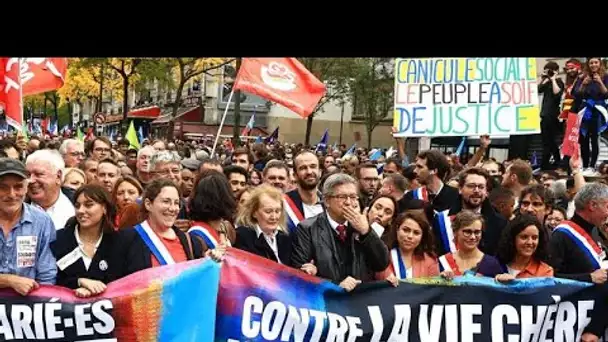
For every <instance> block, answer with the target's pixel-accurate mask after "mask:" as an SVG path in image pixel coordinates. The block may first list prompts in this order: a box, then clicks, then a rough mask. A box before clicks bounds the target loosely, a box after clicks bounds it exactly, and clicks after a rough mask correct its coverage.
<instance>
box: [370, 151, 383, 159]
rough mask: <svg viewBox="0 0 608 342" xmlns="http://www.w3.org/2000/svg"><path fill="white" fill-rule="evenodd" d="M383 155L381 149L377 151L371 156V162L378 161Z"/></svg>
mask: <svg viewBox="0 0 608 342" xmlns="http://www.w3.org/2000/svg"><path fill="white" fill-rule="evenodd" d="M382 155H383V153H382V150H381V149H377V150H376V151H375V152H374V153H372V155H371V156H369V160H378V159H380V157H382Z"/></svg>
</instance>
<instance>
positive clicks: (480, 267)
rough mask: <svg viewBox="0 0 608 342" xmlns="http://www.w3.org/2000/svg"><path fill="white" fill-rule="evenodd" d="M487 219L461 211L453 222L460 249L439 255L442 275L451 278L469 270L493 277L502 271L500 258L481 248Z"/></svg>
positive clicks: (456, 242)
mask: <svg viewBox="0 0 608 342" xmlns="http://www.w3.org/2000/svg"><path fill="white" fill-rule="evenodd" d="M484 226H485V221H484V218H483V216H481V215H479V214H476V213H474V212H472V211H469V210H465V211H461V212H459V213H458V214H457V215H456V218H455V219H454V222H452V229H453V230H454V243H455V244H456V248H457V249H458V250H457V251H456V252H454V253H447V254H445V255H442V256H440V257H439V266H440V269H441V276H442V277H444V278H446V279H448V280H451V279H452V278H453V277H454V276H460V275H463V274H465V273H467V272H472V273H473V274H475V275H479V276H485V277H492V278H494V277H495V276H496V275H497V274H500V273H502V267H501V266H500V263H499V262H498V260H497V259H496V258H495V257H493V256H491V255H489V254H485V253H484V252H482V251H481V250H480V249H479V242H480V241H481V235H482V234H483V231H484V228H485V227H484Z"/></svg>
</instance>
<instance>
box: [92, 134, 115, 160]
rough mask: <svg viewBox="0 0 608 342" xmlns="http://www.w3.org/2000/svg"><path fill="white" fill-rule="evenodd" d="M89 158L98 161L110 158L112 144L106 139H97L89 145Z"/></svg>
mask: <svg viewBox="0 0 608 342" xmlns="http://www.w3.org/2000/svg"><path fill="white" fill-rule="evenodd" d="M90 155H91V158H93V159H95V160H97V161H100V160H104V159H106V158H112V143H111V142H110V140H108V138H106V137H97V138H95V139H94V140H93V142H92V143H91V151H90Z"/></svg>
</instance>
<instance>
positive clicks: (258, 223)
mask: <svg viewBox="0 0 608 342" xmlns="http://www.w3.org/2000/svg"><path fill="white" fill-rule="evenodd" d="M283 203H284V202H283V193H282V192H281V191H280V190H278V189H277V188H275V187H273V186H271V185H268V184H262V185H260V186H258V187H256V188H255V189H254V190H253V191H252V192H251V197H250V198H249V199H248V200H247V201H246V202H245V204H244V205H243V207H242V208H241V210H240V211H239V215H238V217H237V222H238V223H239V224H240V225H239V227H237V229H236V240H235V242H234V247H236V248H239V249H242V250H244V251H247V252H250V253H253V254H257V255H259V256H261V257H264V258H266V259H270V260H273V261H275V262H278V263H280V264H283V265H287V266H291V244H292V241H291V237H290V236H289V234H288V233H287V232H286V230H285V228H284V227H285V224H286V216H285V209H284V208H283ZM301 269H302V270H303V271H304V272H306V273H308V274H311V275H315V274H316V267H315V266H314V265H312V264H305V265H302V267H301Z"/></svg>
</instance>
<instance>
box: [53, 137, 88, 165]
mask: <svg viewBox="0 0 608 342" xmlns="http://www.w3.org/2000/svg"><path fill="white" fill-rule="evenodd" d="M59 153H61V156H62V157H63V161H64V162H65V167H78V165H79V164H80V162H82V161H83V160H84V158H85V157H86V154H85V152H84V143H83V142H82V141H78V140H76V139H66V140H64V141H63V143H61V146H60V147H59Z"/></svg>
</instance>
